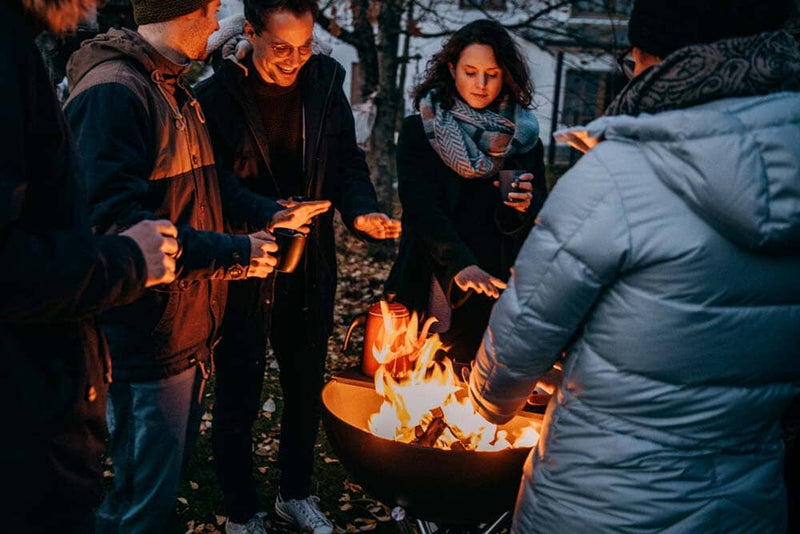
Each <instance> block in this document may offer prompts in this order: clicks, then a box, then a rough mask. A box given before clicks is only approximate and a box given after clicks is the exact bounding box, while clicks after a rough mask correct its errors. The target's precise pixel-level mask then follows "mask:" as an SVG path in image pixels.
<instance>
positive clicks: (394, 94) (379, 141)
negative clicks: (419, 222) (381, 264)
mask: <svg viewBox="0 0 800 534" xmlns="http://www.w3.org/2000/svg"><path fill="white" fill-rule="evenodd" d="M402 15H403V0H387V1H386V2H384V3H383V5H382V6H381V10H380V13H379V15H378V67H379V68H378V77H379V84H378V94H377V96H376V98H375V106H376V113H375V125H374V126H373V128H372V135H371V136H370V150H369V152H368V154H367V163H368V164H369V167H370V171H371V174H372V183H373V184H374V185H375V192H376V193H377V195H378V203H379V204H380V207H381V210H383V211H384V212H385V213H388V214H390V215H394V212H395V197H396V194H395V188H394V183H395V181H396V177H397V170H396V165H395V159H394V158H395V139H394V135H395V128H396V124H397V110H398V107H399V106H400V105H402V91H401V90H400V89H399V88H398V87H397V70H398V66H399V63H400V62H399V59H398V51H399V42H400V32H401V27H400V25H401V21H402ZM393 254H394V245H393V244H384V245H382V246H381V245H378V246H372V247H370V255H371V256H372V257H375V258H380V257H387V256H389V257H390V256H392V255H393Z"/></svg>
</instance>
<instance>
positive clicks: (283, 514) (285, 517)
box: [275, 506, 314, 532]
mask: <svg viewBox="0 0 800 534" xmlns="http://www.w3.org/2000/svg"><path fill="white" fill-rule="evenodd" d="M275 513H276V514H278V517H280V518H281V519H283V520H284V521H286V522H288V523H290V524H291V525H292V526H293V527H295V528H297V529H300V532H314V529H313V528H311V527H307V528H302V527H300V525H298V524H297V522H296V521H295V519H294V518H293V517H292V516H291V515H289V514H287V513H286V512H284V511H283V510H281V509H280V508H278V507H277V506H276V507H275Z"/></svg>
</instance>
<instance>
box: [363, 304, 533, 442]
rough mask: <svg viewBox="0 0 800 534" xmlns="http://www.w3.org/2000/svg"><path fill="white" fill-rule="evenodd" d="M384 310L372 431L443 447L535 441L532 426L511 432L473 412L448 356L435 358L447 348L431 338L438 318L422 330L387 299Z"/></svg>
mask: <svg viewBox="0 0 800 534" xmlns="http://www.w3.org/2000/svg"><path fill="white" fill-rule="evenodd" d="M381 313H382V314H383V327H384V328H383V330H382V331H381V332H379V333H378V335H377V336H376V342H375V345H374V346H373V347H372V351H373V355H374V356H375V359H376V361H377V362H378V363H379V364H380V366H379V367H378V370H377V371H376V373H375V391H376V392H377V393H378V395H380V396H381V397H383V399H384V401H383V404H381V406H380V409H379V410H378V412H377V413H375V414H373V415H372V416H371V417H370V419H369V421H368V426H369V430H370V432H372V433H373V434H374V435H376V436H379V437H382V438H385V439H391V440H395V441H402V442H404V443H417V444H421V445H428V446H433V447H438V448H443V449H459V450H479V451H496V450H501V449H505V448H507V447H531V446H533V445H535V444H536V441H537V440H538V439H539V435H538V433H537V432H536V431H535V430H534V429H533V427H528V428H525V429H524V431H523V432H521V434H520V435H518V436H509V435H508V433H507V432H506V431H505V430H498V429H497V426H496V425H494V424H492V423H489V422H488V421H486V419H484V418H483V417H482V416H481V415H479V414H478V413H477V412H475V409H474V408H473V406H472V402H471V401H470V400H469V397H468V395H467V392H466V389H465V385H464V383H463V382H462V381H461V379H460V377H458V375H457V373H456V372H455V370H454V369H453V364H452V362H451V361H450V359H449V358H446V357H445V358H441V357H440V358H439V360H438V361H437V359H436V358H435V356H436V353H437V351H439V350H440V349H442V350H446V347H444V345H443V344H442V342H441V341H440V339H439V335H438V334H433V335H432V336H430V337H428V331H429V329H430V327H431V325H432V324H433V323H434V322H435V321H436V319H435V318H429V319H428V320H427V321H425V324H424V325H423V326H422V331H421V332H418V329H419V320H418V317H417V315H416V313H412V314H411V317H410V318H409V319H408V320H407V321H397V320H396V319H393V318H392V315H391V313H390V312H389V308H388V306H387V305H386V303H385V302H383V301H382V302H381Z"/></svg>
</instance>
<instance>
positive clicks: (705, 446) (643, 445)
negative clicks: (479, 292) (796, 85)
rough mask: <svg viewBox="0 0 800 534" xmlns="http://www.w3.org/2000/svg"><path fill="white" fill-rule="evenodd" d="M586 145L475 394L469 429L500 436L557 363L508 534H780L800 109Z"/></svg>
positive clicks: (796, 251)
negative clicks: (493, 426) (554, 385)
mask: <svg viewBox="0 0 800 534" xmlns="http://www.w3.org/2000/svg"><path fill="white" fill-rule="evenodd" d="M580 133H581V132H576V131H573V132H569V136H575V135H578V134H580ZM583 133H584V134H588V139H590V141H589V142H588V143H587V144H586V146H593V147H594V148H592V149H591V150H590V151H589V152H588V153H587V154H586V155H585V156H583V158H582V159H581V160H580V161H579V162H578V163H577V164H576V165H575V166H574V167H573V168H572V169H571V170H570V171H569V172H568V173H566V174H565V175H564V176H563V177H562V178H561V180H559V182H558V184H557V185H556V187H555V188H554V190H553V191H552V193H551V195H550V197H549V198H548V201H547V202H546V204H545V206H544V208H543V209H542V211H541V213H540V216H541V222H540V223H539V224H538V225H537V226H536V227H535V228H534V230H533V231H532V232H531V235H530V236H529V238H528V240H527V241H526V243H525V244H524V246H523V248H522V251H521V252H520V255H519V257H518V258H517V261H516V264H515V266H514V275H513V277H512V279H511V281H510V283H509V285H508V288H507V289H506V290H505V291H504V293H503V295H502V297H501V298H500V300H499V301H498V303H497V305H496V306H495V309H494V311H493V314H492V318H491V320H490V323H489V327H488V329H487V331H486V333H485V334H484V341H483V345H482V347H481V350H480V351H479V354H478V357H477V359H476V367H475V368H474V369H473V371H472V374H471V376H470V394H471V396H472V398H473V400H474V402H475V404H476V405H477V406H478V407H479V409H480V411H481V412H482V413H483V414H484V415H485V416H487V417H489V418H490V419H492V420H495V421H500V420H505V419H508V418H509V417H510V416H511V415H512V414H513V413H514V412H515V411H516V410H517V409H518V408H520V407H521V406H522V405H523V404H524V402H525V398H526V396H527V395H528V393H529V392H530V391H531V388H532V386H533V382H534V381H535V380H536V379H537V378H538V377H540V376H542V375H543V374H544V372H545V371H547V370H548V369H549V368H550V367H551V366H552V365H553V363H554V361H556V360H557V359H558V358H559V357H560V355H561V354H562V351H566V360H565V363H564V377H563V382H562V384H561V386H560V388H559V389H558V391H557V393H556V394H555V395H554V397H553V399H552V400H551V402H550V405H549V406H548V409H547V413H546V415H545V423H544V426H543V433H542V435H541V437H540V440H539V443H538V446H537V447H535V449H534V450H533V451H532V453H531V456H530V457H529V459H528V461H527V463H526V465H525V468H524V475H523V484H522V488H521V490H520V494H519V497H518V502H517V509H516V513H515V519H514V527H513V530H514V531H515V532H525V533H535V532H565V533H569V532H614V533H624V532H674V533H679V532H742V533H749V532H771V533H778V532H783V531H784V529H785V522H786V505H785V490H784V485H783V481H782V475H781V463H782V459H783V443H782V441H781V435H780V427H779V418H780V415H781V413H782V412H783V410H784V409H785V408H786V407H787V405H788V404H789V402H790V401H791V399H792V397H793V396H795V395H796V394H797V393H798V391H800V359H798V358H799V357H800V354H798V350H799V348H800V276H798V273H800V93H794V92H778V93H775V94H770V95H765V96H751V97H742V98H725V99H720V100H715V101H712V102H708V103H704V104H700V105H696V106H692V107H687V108H685V109H678V110H673V111H665V112H661V113H656V114H646V113H643V114H641V115H639V116H636V117H634V116H628V115H621V116H614V117H603V118H601V119H599V120H596V121H594V122H592V123H590V124H589V125H588V126H587V127H586V128H585V132H583ZM583 137H584V138H587V135H583Z"/></svg>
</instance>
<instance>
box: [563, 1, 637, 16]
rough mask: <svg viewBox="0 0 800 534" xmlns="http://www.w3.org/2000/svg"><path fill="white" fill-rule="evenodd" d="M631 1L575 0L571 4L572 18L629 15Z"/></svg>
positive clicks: (631, 7)
mask: <svg viewBox="0 0 800 534" xmlns="http://www.w3.org/2000/svg"><path fill="white" fill-rule="evenodd" d="M631 9H633V0H576V1H575V2H573V3H572V16H573V17H598V16H599V17H608V16H610V15H624V16H627V15H630V13H631Z"/></svg>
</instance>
